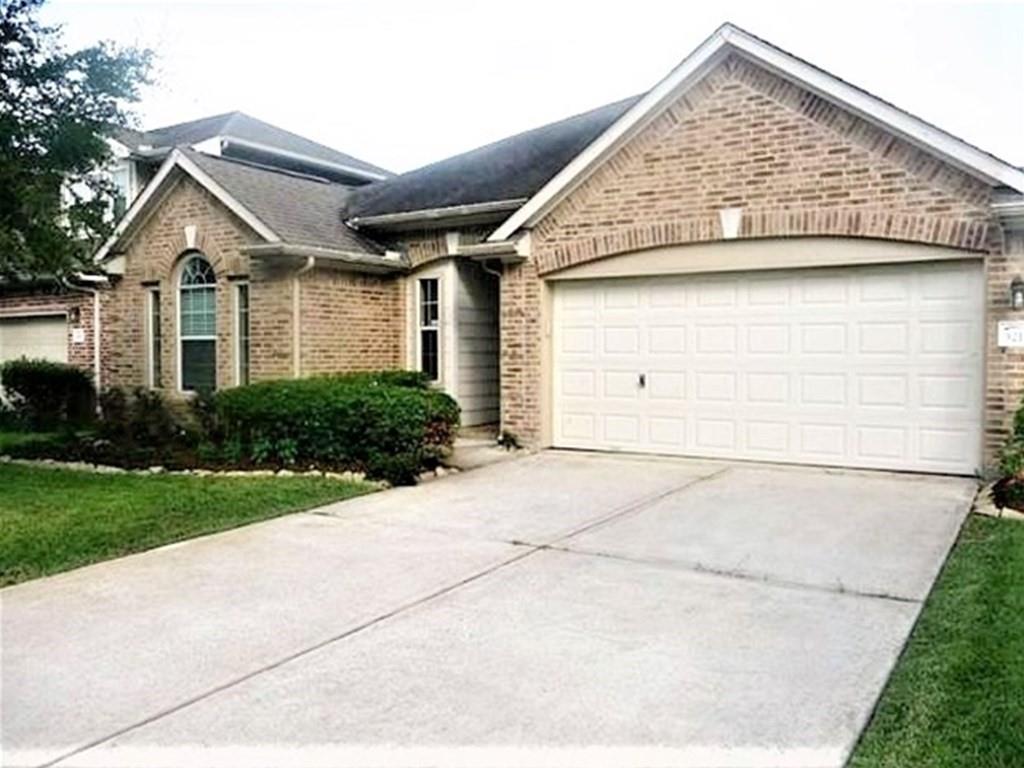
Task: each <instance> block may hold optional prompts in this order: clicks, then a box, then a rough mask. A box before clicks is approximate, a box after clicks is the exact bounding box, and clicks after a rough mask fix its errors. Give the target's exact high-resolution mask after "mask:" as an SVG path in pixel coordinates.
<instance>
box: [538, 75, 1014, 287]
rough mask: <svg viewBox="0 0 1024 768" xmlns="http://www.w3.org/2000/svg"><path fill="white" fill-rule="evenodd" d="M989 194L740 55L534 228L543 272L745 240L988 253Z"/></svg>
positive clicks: (994, 231)
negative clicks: (730, 228)
mask: <svg viewBox="0 0 1024 768" xmlns="http://www.w3.org/2000/svg"><path fill="white" fill-rule="evenodd" d="M990 198H991V187H990V186H989V185H988V184H986V183H984V182H982V181H980V180H978V179H977V178H975V177H973V176H971V175H968V174H967V173H965V172H963V171H961V170H959V169H958V168H955V167H953V166H952V165H950V164H948V163H946V162H945V161H944V160H942V159H940V158H938V157H936V156H934V155H932V154H929V153H928V152H926V151H924V150H922V149H919V148H917V147H916V146H914V145H912V144H910V143H909V142H907V141H905V140H903V139H900V138H898V137H896V136H894V135H892V134H891V133H887V132H886V131H883V130H882V129H880V128H878V127H876V126H875V125H873V124H871V123H869V122H867V121H866V120H864V119H862V118H860V117H857V116H856V115H853V114H851V113H850V112H848V111H845V110H843V109H841V108H840V107H838V106H835V105H833V104H831V103H829V102H827V101H825V100H824V99H822V98H821V97H819V96H817V95H815V94H813V93H811V92H809V91H808V90H806V89H804V88H802V87H799V86H797V85H795V84H793V83H791V82H789V81H787V80H784V79H783V78H782V77H780V76H778V75H775V74H773V73H771V72H769V71H767V70H766V69H764V68H762V67H760V66H758V65H757V64H754V63H752V62H750V61H747V60H745V59H742V58H740V57H739V56H737V55H731V56H729V57H727V58H726V59H725V60H723V61H722V62H721V63H719V64H718V65H717V66H716V67H715V68H714V69H712V70H711V71H710V72H709V73H708V74H707V75H706V76H705V77H704V78H703V79H702V80H701V81H700V82H699V83H697V84H696V85H694V86H693V87H691V88H690V89H689V90H687V91H686V93H684V94H683V95H682V96H681V97H680V98H679V99H678V100H677V101H675V102H674V103H673V104H671V105H670V106H668V107H667V108H666V109H665V110H664V111H663V112H662V113H661V114H660V115H659V116H658V117H657V118H655V119H654V120H653V121H652V122H651V123H650V124H649V125H648V126H647V127H646V128H645V129H643V130H642V131H641V132H640V133H639V134H638V135H637V136H635V137H634V138H633V139H632V140H631V141H630V142H628V143H627V144H626V145H625V146H623V147H622V148H621V149H620V150H619V151H618V152H617V153H616V154H614V155H613V156H612V157H610V158H609V159H608V160H607V161H605V163H604V164H603V165H601V166H600V167H599V168H598V169H597V170H596V171H595V172H594V173H593V174H592V175H590V176H589V177H588V178H587V179H586V180H585V181H584V182H583V183H582V184H581V185H580V186H579V187H577V188H576V189H575V190H573V192H572V193H570V194H569V195H568V196H567V197H566V198H565V199H564V200H562V201H561V202H560V203H559V204H558V205H557V206H556V207H555V208H554V209H553V210H552V211H551V212H550V213H548V214H547V215H546V216H545V217H544V218H543V219H541V220H540V221H539V222H538V224H537V225H536V227H535V228H534V230H533V240H532V245H533V253H534V255H535V257H536V261H537V269H538V271H539V272H540V274H542V275H543V274H546V273H549V272H552V271H554V270H557V269H562V268H564V267H568V266H572V265H575V264H580V263H583V262H586V261H590V260H593V259H599V258H604V257H606V256H612V255H616V254H620V253H626V252H629V251H634V250H638V249H643V248H652V247H660V246H666V245H682V244H686V243H694V242H708V241H714V240H721V239H723V237H724V235H725V233H724V232H723V229H722V220H721V215H720V212H721V211H722V210H723V209H739V215H740V219H739V229H738V232H737V233H736V236H737V237H739V238H758V237H793V236H830V235H831V236H842V237H870V238H881V239H890V240H901V241H906V242H917V243H926V244H931V245H945V246H950V247H954V248H962V249H968V250H989V249H991V248H992V246H993V243H992V240H993V239H994V238H996V239H997V238H998V237H999V232H998V227H993V226H992V216H991V212H990V208H989V205H990V202H991V199H990Z"/></svg>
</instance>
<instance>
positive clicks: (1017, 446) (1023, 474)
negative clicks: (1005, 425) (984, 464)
mask: <svg viewBox="0 0 1024 768" xmlns="http://www.w3.org/2000/svg"><path fill="white" fill-rule="evenodd" d="M999 471H1000V473H1001V474H1002V476H1003V477H1006V478H1008V477H1014V478H1024V407H1021V408H1018V409H1017V412H1016V413H1015V414H1014V415H1013V429H1012V430H1011V432H1010V436H1009V438H1007V440H1006V445H1004V446H1003V449H1002V451H1000V453H999Z"/></svg>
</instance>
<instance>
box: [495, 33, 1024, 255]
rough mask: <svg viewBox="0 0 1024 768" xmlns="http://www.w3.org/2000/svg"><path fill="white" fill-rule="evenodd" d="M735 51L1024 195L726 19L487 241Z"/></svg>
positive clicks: (1011, 170) (1018, 180) (512, 227)
mask: <svg viewBox="0 0 1024 768" xmlns="http://www.w3.org/2000/svg"><path fill="white" fill-rule="evenodd" d="M730 52H735V53H738V54H740V55H742V56H743V57H744V58H746V59H748V60H750V61H753V62H754V63H756V64H759V65H760V66H762V67H764V68H766V69H768V70H770V71H772V72H775V73H776V74H778V75H780V76H782V77H784V78H785V79H787V80H790V81H792V82H794V83H796V84H798V85H800V86H802V87H804V88H807V89H808V90H809V91H811V92H813V93H816V94H817V95H819V96H821V97H822V98H824V99H826V100H828V101H831V102H832V103H834V104H837V105H838V106H840V107H842V108H844V109H846V110H848V111H850V112H852V113H854V114H856V115H858V116H860V117H862V118H864V119H865V120H867V121H869V122H871V123H873V124H875V125H877V126H879V127H881V128H883V129H885V130H887V131H890V132H891V133H893V134H895V135H898V136H900V137H902V138H904V139H905V140H907V141H909V142H910V143H912V144H914V145H915V146H918V147H920V148H921V149H924V150H927V151H929V152H931V153H933V154H935V155H938V156H940V157H942V158H943V159H944V160H946V161H947V162H949V163H950V164H952V165H954V166H956V167H958V168H960V169H961V170H963V171H965V172H967V173H969V174H971V175H973V176H975V177H977V178H979V179H981V180H983V181H985V182H986V183H988V184H992V185H995V186H1006V187H1009V188H1011V189H1014V190H1016V191H1018V192H1024V170H1021V169H1020V168H1017V167H1016V166H1013V165H1011V164H1009V163H1007V162H1005V161H1003V160H1000V159H999V158H997V157H994V156H993V155H990V154H989V153H987V152H985V151H983V150H981V149H978V148H977V147H975V146H972V145H971V144H968V143H967V142H965V141H963V140H962V139H958V138H957V137H955V136H953V135H952V134H949V133H946V132H945V131H943V130H941V129H939V128H936V127H935V126H933V125H931V124H930V123H927V122H925V121H924V120H921V119H920V118H917V117H914V116H913V115H911V114H909V113H907V112H904V111H903V110H901V109H899V108H897V107H894V106H893V105H891V104H889V103H887V102H885V101H882V100H881V99H879V98H878V97H876V96H872V95H871V94H870V93H868V92H867V91H863V90H861V89H860V88H857V87H855V86H853V85H850V84H849V83H847V82H844V81H843V80H840V79H839V78H837V77H835V76H834V75H830V74H829V73H828V72H825V71H824V70H821V69H818V68H817V67H815V66H813V65H811V64H808V63H807V62H805V61H803V60H801V59H798V58H797V57H795V56H793V55H791V54H789V53H786V52H785V51H783V50H781V49H779V48H776V47H775V46H773V45H771V44H769V43H766V42H765V41H763V40H761V39H759V38H757V37H754V36H753V35H751V34H750V33H748V32H745V31H743V30H742V29H740V28H739V27H736V26H733V25H732V24H724V25H722V26H721V27H719V28H718V29H717V30H716V31H715V32H714V34H712V35H711V37H709V38H708V39H707V40H705V41H704V42H703V43H701V44H700V45H699V46H698V47H697V48H696V49H695V50H694V51H693V52H692V53H691V54H690V55H689V56H687V57H686V58H685V59H684V60H683V61H682V62H681V63H680V64H679V65H678V66H677V67H676V68H675V69H673V70H672V72H670V73H669V74H668V76H667V77H665V78H664V79H663V80H661V81H660V82H659V83H657V84H656V85H655V86H654V87H653V88H652V89H651V90H650V91H648V92H647V94H646V95H644V97H643V98H641V99H640V100H639V101H638V102H637V103H636V104H634V105H633V107H631V108H630V109H629V110H628V111H627V112H626V113H625V114H624V115H622V117H620V118H619V119H618V120H617V121H615V122H614V123H613V124H612V125H611V126H609V127H608V128H607V129H606V130H605V132H604V133H602V134H601V135H600V136H598V137H597V138H596V139H595V140H594V141H593V142H591V143H590V144H589V145H588V146H587V147H586V149H584V150H583V151H582V152H581V153H580V154H579V155H577V156H576V157H575V158H573V160H572V161H571V162H569V164H568V165H566V166H565V167H564V168H563V169H562V170H561V171H559V172H558V173H557V174H556V175H555V176H554V177H552V179H551V180H550V181H549V182H548V183H547V184H545V185H544V186H543V187H542V188H541V189H540V190H538V191H537V192H536V194H534V195H533V197H531V198H530V199H529V200H528V201H527V202H526V203H525V204H524V205H523V206H522V207H521V208H520V209H519V210H517V211H516V212H515V213H514V214H512V215H511V216H510V217H509V218H508V219H506V220H505V221H504V222H503V223H502V224H501V226H500V227H498V228H497V229H496V230H495V231H494V232H493V234H491V236H490V237H489V238H488V240H490V241H499V240H506V239H508V237H510V236H511V235H512V234H513V233H514V232H515V231H516V230H518V229H520V228H522V227H530V226H533V225H534V224H536V223H537V221H539V220H540V219H541V218H543V217H544V216H545V215H546V214H547V213H548V212H549V211H550V210H551V209H552V208H553V207H554V206H555V205H557V204H558V203H559V202H560V201H561V200H562V199H563V198H564V197H565V196H566V195H567V194H568V193H569V192H571V191H572V190H573V189H575V188H576V186H578V185H579V184H580V183H581V182H582V181H583V180H584V179H586V178H587V176H589V175H590V174H591V173H592V172H593V171H594V170H595V169H596V168H597V167H599V166H600V165H601V164H602V163H603V162H604V161H605V160H606V159H607V158H608V157H610V156H611V155H612V154H614V153H615V152H616V151H617V150H618V149H619V148H620V147H621V146H622V145H623V144H625V143H626V142H627V141H629V139H631V138H632V137H633V136H635V135H636V134H637V133H638V132H639V131H640V130H642V129H643V128H644V127H645V126H646V125H647V124H648V123H650V122H651V120H653V119H654V118H655V117H656V116H657V115H658V114H659V113H660V112H661V110H662V109H663V108H664V107H665V106H667V105H668V104H669V103H671V101H674V100H675V99H677V98H678V97H679V95H680V94H681V93H682V92H684V91H686V90H687V89H688V88H689V87H690V86H691V85H693V83H695V82H697V81H698V80H700V79H701V77H703V76H704V74H705V73H706V72H707V71H708V70H709V69H710V68H711V67H713V66H714V65H715V64H717V63H718V62H719V61H721V60H722V59H723V58H725V56H727V55H728V54H729V53H730Z"/></svg>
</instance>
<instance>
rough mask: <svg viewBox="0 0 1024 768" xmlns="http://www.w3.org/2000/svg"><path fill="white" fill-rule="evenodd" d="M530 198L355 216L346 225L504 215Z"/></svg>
mask: <svg viewBox="0 0 1024 768" xmlns="http://www.w3.org/2000/svg"><path fill="white" fill-rule="evenodd" d="M527 199H528V198H525V197H516V198H511V199H509V200H489V201H487V202H485V203H469V204H468V205H450V206H446V207H444V208H422V209H420V210H418V211H401V212H399V213H382V214H379V215H376V216H353V217H352V218H351V219H348V220H347V221H346V222H345V223H346V224H348V225H349V226H351V227H355V228H357V229H358V228H359V227H388V226H402V225H406V224H415V223H418V222H424V221H430V222H437V221H445V220H448V219H460V218H465V217H468V216H481V215H486V214H489V213H504V212H505V211H514V210H515V209H517V208H519V207H520V206H521V205H522V204H523V203H525V202H526V201H527Z"/></svg>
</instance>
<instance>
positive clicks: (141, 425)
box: [98, 387, 185, 452]
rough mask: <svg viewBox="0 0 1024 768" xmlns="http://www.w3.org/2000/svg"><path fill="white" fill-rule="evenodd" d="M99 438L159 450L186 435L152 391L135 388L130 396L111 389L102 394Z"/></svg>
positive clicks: (165, 404)
mask: <svg viewBox="0 0 1024 768" xmlns="http://www.w3.org/2000/svg"><path fill="white" fill-rule="evenodd" d="M100 414H101V418H100V422H99V429H98V432H99V434H100V437H102V438H104V439H106V440H110V441H113V442H116V443H121V444H126V445H138V446H142V447H144V448H152V449H153V450H154V451H157V452H159V450H160V449H161V448H163V447H165V446H167V445H170V444H171V443H174V442H176V441H178V440H180V439H182V437H183V436H184V434H185V430H184V429H183V428H182V427H181V426H180V425H179V424H178V421H177V419H175V418H174V414H172V413H171V411H170V409H169V408H168V407H167V403H166V402H165V401H164V398H163V395H161V394H160V393H159V392H157V391H155V390H152V389H143V388H142V387H136V388H135V389H134V390H133V391H132V393H131V395H128V394H127V393H125V391H124V390H123V389H119V388H117V387H111V388H110V389H107V390H104V391H103V393H102V394H101V395H100Z"/></svg>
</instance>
